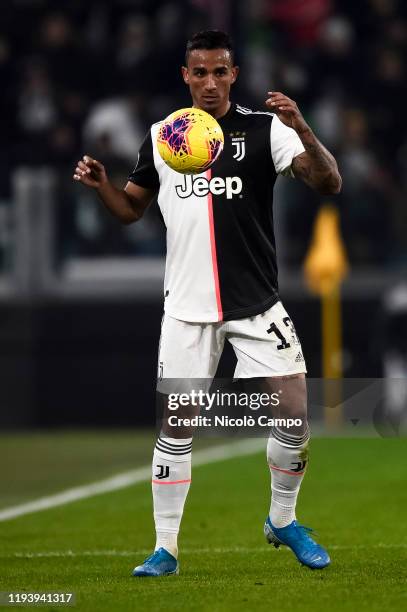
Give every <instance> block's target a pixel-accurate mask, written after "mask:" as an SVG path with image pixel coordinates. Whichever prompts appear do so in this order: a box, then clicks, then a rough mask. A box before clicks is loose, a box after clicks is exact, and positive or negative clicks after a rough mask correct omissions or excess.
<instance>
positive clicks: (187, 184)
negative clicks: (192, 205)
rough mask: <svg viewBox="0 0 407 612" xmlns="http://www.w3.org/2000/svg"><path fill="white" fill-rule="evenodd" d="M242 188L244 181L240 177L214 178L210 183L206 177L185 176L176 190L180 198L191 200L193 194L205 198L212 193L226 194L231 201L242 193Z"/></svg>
mask: <svg viewBox="0 0 407 612" xmlns="http://www.w3.org/2000/svg"><path fill="white" fill-rule="evenodd" d="M242 188H243V183H242V179H241V178H240V177H238V176H227V177H226V178H222V177H220V176H214V177H213V178H211V180H210V181H208V179H207V178H206V177H204V176H192V175H190V174H185V175H184V182H183V184H182V185H176V187H175V190H176V192H177V195H178V197H180V198H189V196H190V195H192V194H194V195H196V196H198V197H204V196H207V195H208V193H209V192H210V193H212V194H213V195H223V194H226V198H227V199H228V200H231V199H232V198H233V196H234V195H238V194H239V193H240V192H241V191H242Z"/></svg>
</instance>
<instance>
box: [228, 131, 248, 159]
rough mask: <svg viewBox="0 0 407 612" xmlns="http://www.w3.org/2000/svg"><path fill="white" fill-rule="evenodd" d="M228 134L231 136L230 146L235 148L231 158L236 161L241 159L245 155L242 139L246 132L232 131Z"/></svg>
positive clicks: (244, 145)
mask: <svg viewBox="0 0 407 612" xmlns="http://www.w3.org/2000/svg"><path fill="white" fill-rule="evenodd" d="M230 135H231V137H232V146H233V147H235V148H236V151H235V153H234V154H233V159H235V160H236V161H242V159H243V158H244V156H245V155H246V142H245V139H244V137H245V136H246V132H235V133H233V132H232V133H231V134H230Z"/></svg>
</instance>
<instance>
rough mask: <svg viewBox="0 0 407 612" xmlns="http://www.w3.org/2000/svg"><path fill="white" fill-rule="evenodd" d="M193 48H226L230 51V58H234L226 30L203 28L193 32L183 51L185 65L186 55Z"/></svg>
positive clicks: (186, 61) (187, 55)
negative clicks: (200, 30)
mask: <svg viewBox="0 0 407 612" xmlns="http://www.w3.org/2000/svg"><path fill="white" fill-rule="evenodd" d="M195 49H227V50H228V51H229V53H230V58H231V60H232V63H233V60H234V49H233V43H232V40H231V38H230V36H229V34H226V32H221V31H220V30H203V31H202V32H197V33H196V34H194V35H193V36H192V37H191V38H190V39H189V40H188V42H187V49H186V52H185V65H187V64H188V57H189V54H190V53H191V51H194V50H195Z"/></svg>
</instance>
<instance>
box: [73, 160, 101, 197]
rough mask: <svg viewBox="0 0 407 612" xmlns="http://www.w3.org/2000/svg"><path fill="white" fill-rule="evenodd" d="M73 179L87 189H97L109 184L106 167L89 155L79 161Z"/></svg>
mask: <svg viewBox="0 0 407 612" xmlns="http://www.w3.org/2000/svg"><path fill="white" fill-rule="evenodd" d="M73 178H74V180H75V181H79V182H80V183H83V184H84V185H86V186H87V187H95V188H96V189H97V188H98V187H101V186H102V185H103V183H106V182H107V175H106V170H105V167H104V165H103V164H101V163H100V162H99V161H97V160H96V159H92V158H91V157H89V155H84V156H83V158H82V159H81V160H80V161H78V164H77V166H76V168H75V173H74V175H73Z"/></svg>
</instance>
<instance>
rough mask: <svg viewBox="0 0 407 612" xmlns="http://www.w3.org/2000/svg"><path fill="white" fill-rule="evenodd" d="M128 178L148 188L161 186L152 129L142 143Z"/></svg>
mask: <svg viewBox="0 0 407 612" xmlns="http://www.w3.org/2000/svg"><path fill="white" fill-rule="evenodd" d="M128 180H129V181H131V182H132V183H135V184H136V185H140V187H145V188H146V189H158V188H159V187H160V180H159V177H158V172H157V170H156V167H155V165H154V154H153V143H152V140H151V130H149V131H148V133H147V134H146V137H145V138H144V140H143V142H142V144H141V147H140V150H139V154H138V158H137V163H136V166H135V168H134V170H133V172H132V173H131V174H130V176H129V179H128Z"/></svg>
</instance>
